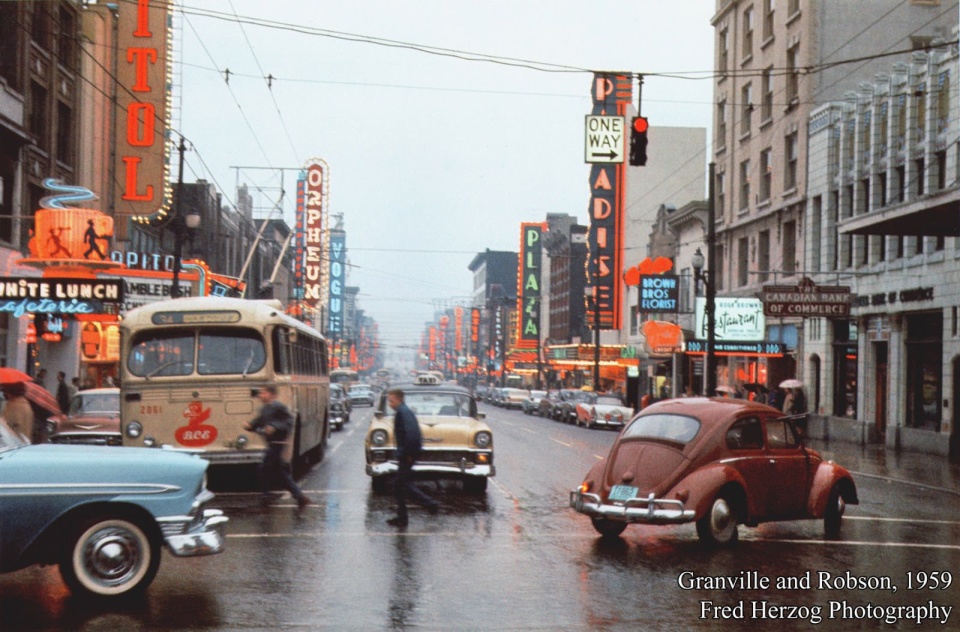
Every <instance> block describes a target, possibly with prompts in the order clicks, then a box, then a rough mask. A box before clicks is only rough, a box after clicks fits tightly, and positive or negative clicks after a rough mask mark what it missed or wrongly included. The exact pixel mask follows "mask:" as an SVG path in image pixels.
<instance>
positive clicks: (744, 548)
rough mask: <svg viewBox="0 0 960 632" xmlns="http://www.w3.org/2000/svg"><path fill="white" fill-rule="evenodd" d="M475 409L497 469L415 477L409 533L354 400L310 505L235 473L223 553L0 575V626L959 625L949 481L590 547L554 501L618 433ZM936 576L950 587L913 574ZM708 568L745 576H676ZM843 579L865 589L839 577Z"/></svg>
mask: <svg viewBox="0 0 960 632" xmlns="http://www.w3.org/2000/svg"><path fill="white" fill-rule="evenodd" d="M483 410H485V411H486V412H487V413H488V415H489V418H488V421H489V422H490V425H491V426H492V428H493V430H494V433H495V434H494V436H495V440H494V441H495V449H496V457H495V458H496V464H497V473H498V475H497V477H496V478H495V479H493V480H492V482H491V485H490V487H489V489H488V491H487V493H486V494H485V495H483V496H471V495H468V494H465V493H464V492H463V491H462V490H461V489H460V487H459V485H458V484H455V483H445V484H442V485H439V486H438V485H435V484H425V485H424V487H423V488H424V489H425V490H426V491H427V492H428V493H430V494H431V495H433V496H435V497H436V498H437V499H439V500H440V501H441V503H442V505H443V507H442V509H441V511H440V513H439V515H437V516H430V515H429V514H428V513H427V512H425V511H423V510H421V509H419V508H413V509H412V512H411V520H410V526H409V527H408V528H407V529H406V530H405V531H398V530H396V529H394V528H392V527H390V526H388V525H387V524H386V520H387V519H388V518H389V517H391V516H392V515H393V502H392V497H391V496H390V495H389V494H387V495H376V494H373V493H372V492H371V490H370V483H369V479H368V477H367V476H366V474H365V473H364V466H363V431H364V429H365V428H366V425H367V422H368V421H369V419H370V415H371V411H370V409H366V408H361V409H357V410H355V411H354V416H353V421H352V422H351V423H350V424H348V425H347V427H346V428H345V429H344V430H343V431H342V432H337V433H334V435H333V437H332V439H331V443H330V447H329V449H328V452H327V456H326V458H325V460H324V461H323V462H322V463H321V464H319V465H318V466H316V467H315V468H314V469H313V470H312V471H311V472H310V473H309V474H308V475H307V476H306V477H305V478H304V479H303V480H302V481H301V483H302V486H303V488H304V489H305V490H306V492H307V493H308V494H309V495H310V496H311V498H313V499H314V500H315V501H316V502H317V504H316V505H314V506H311V507H309V508H308V509H307V510H306V511H305V512H304V513H303V514H302V515H298V514H297V512H296V510H295V506H294V504H293V502H292V501H291V500H289V499H281V500H279V501H277V503H276V504H275V505H274V506H272V507H270V508H268V509H261V508H259V507H258V506H257V499H256V495H255V494H251V493H249V492H246V491H242V489H239V488H241V487H242V482H240V481H239V480H238V481H235V482H234V483H231V484H229V485H225V484H224V483H223V482H220V483H218V486H219V487H220V488H221V489H220V491H219V492H218V497H217V499H216V501H215V502H214V505H215V506H218V507H220V508H223V509H224V510H225V511H226V512H227V514H228V515H229V516H230V519H231V522H230V525H229V537H228V540H227V550H226V552H225V553H223V554H222V555H219V556H214V557H210V558H197V559H186V560H183V559H175V558H173V557H171V556H169V555H168V554H164V559H163V562H162V564H161V567H160V573H159V575H158V576H157V579H156V581H155V582H154V584H153V585H152V586H151V588H150V590H149V591H148V592H147V594H146V596H145V597H144V598H142V599H141V600H138V601H134V602H129V603H124V604H113V605H107V606H102V605H97V604H91V603H89V602H82V601H79V600H75V599H73V598H72V597H70V596H69V594H68V593H67V592H66V589H65V588H64V587H63V584H62V582H61V581H60V578H59V574H58V572H57V571H56V569H54V568H45V569H29V570H27V571H21V572H19V573H15V574H9V575H2V576H0V629H2V630H13V629H27V630H42V629H48V630H105V629H106V630H111V631H119V630H156V629H171V630H174V629H175V630H187V629H196V630H201V629H202V630H234V629H243V630H279V629H303V630H324V629H329V630H653V629H670V630H678V629H681V630H683V629H691V628H696V629H716V630H721V629H730V628H740V627H743V628H746V627H750V628H753V629H756V628H760V629H778V630H782V629H790V630H793V629H798V630H799V629H804V630H806V629H826V630H855V629H881V628H883V629H912V628H914V627H915V626H916V624H915V622H914V621H913V619H914V618H916V617H918V616H921V615H923V616H924V618H923V621H924V623H923V627H926V628H929V627H931V626H932V627H934V628H939V629H957V628H958V627H960V611H957V612H952V613H950V615H949V616H948V618H947V620H946V623H945V624H941V623H936V622H935V621H937V618H939V619H942V618H943V617H944V616H945V612H944V610H943V608H945V607H949V606H952V605H954V604H957V605H958V606H960V545H958V544H957V543H958V542H960V499H958V497H957V496H956V495H955V494H954V493H949V492H946V491H941V490H937V489H931V488H925V487H920V486H914V485H909V484H905V483H903V482H897V481H891V480H885V479H882V478H878V477H874V476H871V477H861V478H857V479H856V480H857V484H858V490H859V494H860V498H861V505H859V506H857V507H851V508H849V510H848V512H847V517H846V519H845V524H844V528H843V533H842V536H841V539H840V541H837V542H825V541H823V539H822V537H823V531H822V524H821V523H820V522H819V521H802V522H792V523H780V524H774V525H764V526H761V527H760V528H759V529H748V528H744V527H741V531H740V536H741V542H740V544H739V545H738V546H737V547H736V548H735V549H733V550H716V551H713V550H706V549H704V548H703V547H702V546H701V545H700V543H699V541H698V540H697V537H696V532H695V529H694V527H693V526H692V525H686V526H681V527H639V526H631V527H629V528H628V529H627V531H626V532H625V533H624V536H623V538H621V539H619V540H617V541H615V542H612V543H610V542H604V541H601V540H600V539H599V538H598V537H597V534H596V533H595V532H594V530H593V528H592V527H591V526H590V524H589V520H588V519H587V518H586V517H584V516H581V515H579V514H576V513H575V512H573V511H572V510H571V509H569V508H568V507H567V498H568V493H569V490H571V489H573V488H574V487H575V486H576V485H577V484H578V483H579V482H580V477H581V476H582V475H583V474H584V473H585V472H586V471H587V469H589V467H590V466H591V465H593V464H594V463H595V462H596V461H597V460H598V458H600V457H601V456H602V455H604V454H605V453H606V451H607V449H608V447H609V446H610V444H611V443H612V442H613V440H614V438H615V433H613V432H609V431H601V430H586V429H584V428H577V427H573V426H569V425H563V424H560V423H558V422H554V421H550V420H544V419H540V418H537V417H528V416H525V415H523V414H522V413H520V412H518V411H504V410H501V409H497V408H493V407H490V406H484V407H483ZM855 477H856V474H855ZM943 571H947V572H949V573H952V575H951V579H950V585H949V586H948V587H947V588H946V589H945V590H944V589H941V588H937V589H930V585H931V584H932V581H931V580H930V578H931V575H926V576H922V575H920V573H926V574H930V573H935V572H936V573H940V572H943ZM823 573H826V574H828V575H822V574H823ZM908 573H913V575H912V576H910V575H908ZM828 576H829V577H830V578H831V580H830V581H831V585H830V586H829V587H825V586H824V585H823V584H822V583H818V580H821V579H823V578H826V577H828ZM717 577H734V578H739V579H740V580H741V581H745V582H748V584H747V585H743V586H741V587H740V588H734V589H721V588H717V587H711V586H704V585H702V583H701V585H700V586H699V587H697V586H695V585H691V583H695V582H696V581H698V579H697V578H717ZM911 577H912V579H913V580H914V584H915V586H914V589H913V590H910V588H909V586H908V581H909V579H910V578H911ZM943 577H944V576H942V575H939V576H938V578H943ZM808 578H809V579H810V580H811V586H810V587H809V588H808V587H807V586H806V584H805V582H806V580H807V579H808ZM851 578H853V579H851ZM856 578H865V579H863V580H861V581H863V582H864V583H865V585H863V586H860V587H856V586H854V587H849V588H848V587H846V585H847V584H848V583H849V582H851V581H853V583H856V582H857V579H856ZM885 578H886V579H885ZM921 578H923V579H926V580H927V582H926V588H923V589H920V588H919V584H920V579H921ZM764 579H766V580H769V582H770V586H769V587H767V588H764V587H762V585H763V582H764ZM701 581H702V580H701ZM790 581H793V582H796V584H797V585H796V586H794V587H791V588H786V587H783V586H781V587H780V588H777V586H776V584H777V582H781V583H782V582H790ZM837 581H839V582H840V584H835V583H833V582H837ZM886 581H889V582H890V587H886V586H884V583H885V582H886ZM749 582H753V585H750V584H749ZM758 584H759V586H758ZM874 584H877V586H874ZM893 588H896V592H894V591H893ZM778 606H787V607H785V608H782V609H776V608H775V607H778ZM920 607H926V608H927V610H926V611H925V612H923V613H921V612H920ZM725 608H726V609H725ZM831 608H833V610H832V611H831ZM934 608H936V610H935V609H934ZM831 615H832V616H833V618H831ZM878 617H880V618H878ZM887 617H895V618H896V621H895V622H894V623H885V622H884V621H885V619H886V618H887ZM905 617H906V619H905ZM932 617H936V618H932ZM818 619H819V623H816V622H815V621H817V620H818Z"/></svg>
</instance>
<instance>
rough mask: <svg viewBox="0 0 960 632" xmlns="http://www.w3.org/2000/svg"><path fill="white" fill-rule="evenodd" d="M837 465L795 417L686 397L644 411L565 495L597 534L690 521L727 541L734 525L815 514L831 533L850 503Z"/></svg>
mask: <svg viewBox="0 0 960 632" xmlns="http://www.w3.org/2000/svg"><path fill="white" fill-rule="evenodd" d="M858 502H859V501H858V499H857V488H856V485H855V484H854V482H853V477H852V476H851V475H850V472H849V471H847V470H846V469H845V468H843V467H841V466H839V465H837V464H836V463H833V462H831V461H825V460H824V459H823V458H822V457H821V456H820V454H818V453H817V452H816V451H815V450H812V449H809V448H807V447H805V446H804V445H803V441H802V438H801V436H800V434H799V433H798V432H797V430H796V427H795V425H794V418H792V417H784V416H783V414H782V413H781V412H780V411H778V410H777V409H775V408H771V407H769V406H765V405H763V404H756V403H753V402H749V401H747V400H742V399H727V398H724V399H720V398H705V397H689V398H679V399H670V400H666V401H663V402H659V403H657V404H653V405H651V406H648V407H647V408H645V409H643V411H641V412H640V413H639V414H638V415H637V416H636V417H634V418H633V419H632V420H631V421H630V423H629V424H628V425H627V427H626V428H624V429H623V431H621V433H620V435H619V437H617V440H616V441H615V442H614V444H613V445H612V446H611V448H610V453H609V454H608V455H607V458H606V459H604V460H603V461H600V462H598V463H597V464H596V465H594V466H593V468H591V469H590V471H589V472H588V473H587V475H586V476H585V477H584V479H583V483H581V485H580V487H579V488H577V489H576V490H574V491H572V492H571V493H570V506H571V507H573V508H574V509H575V510H576V511H578V512H580V513H582V514H586V515H587V516H589V517H590V519H591V521H592V523H593V527H594V528H595V529H596V530H597V532H598V533H600V534H601V535H603V536H607V537H616V536H619V535H620V534H621V533H623V530H624V529H625V528H626V527H627V525H628V524H632V523H639V524H682V523H688V522H695V523H696V525H697V534H698V535H699V536H700V539H701V540H703V541H704V542H705V543H708V544H715V545H716V544H720V545H724V544H731V543H733V542H735V541H736V540H737V525H738V524H744V525H748V526H756V525H758V524H760V523H762V522H773V521H780V520H796V519H804V518H822V519H823V523H824V530H825V532H826V534H827V537H830V538H833V537H836V536H837V535H838V534H839V531H840V524H841V519H842V517H843V513H844V509H845V508H846V505H848V504H857V503H858Z"/></svg>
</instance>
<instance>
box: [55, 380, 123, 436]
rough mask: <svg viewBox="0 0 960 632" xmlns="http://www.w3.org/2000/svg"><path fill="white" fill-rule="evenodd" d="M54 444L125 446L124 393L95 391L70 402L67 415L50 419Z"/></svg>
mask: <svg viewBox="0 0 960 632" xmlns="http://www.w3.org/2000/svg"><path fill="white" fill-rule="evenodd" d="M47 435H48V436H49V440H50V443H85V444H89V445H112V446H119V445H122V444H123V437H122V435H121V434H120V389H119V388H92V389H89V390H86V391H80V392H79V393H77V394H76V395H74V396H73V399H71V400H70V411H69V412H68V413H67V414H66V415H54V416H53V417H50V418H49V419H47Z"/></svg>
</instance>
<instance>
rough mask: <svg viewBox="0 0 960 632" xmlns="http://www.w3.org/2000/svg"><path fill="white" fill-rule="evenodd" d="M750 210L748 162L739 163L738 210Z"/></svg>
mask: <svg viewBox="0 0 960 632" xmlns="http://www.w3.org/2000/svg"><path fill="white" fill-rule="evenodd" d="M749 208H750V161H749V160H744V161H743V162H741V163H740V210H741V211H746V210H747V209H749Z"/></svg>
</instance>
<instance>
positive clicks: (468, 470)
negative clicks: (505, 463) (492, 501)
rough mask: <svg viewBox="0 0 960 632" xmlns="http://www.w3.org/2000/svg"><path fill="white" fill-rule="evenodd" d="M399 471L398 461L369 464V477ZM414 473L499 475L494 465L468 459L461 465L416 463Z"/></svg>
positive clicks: (463, 460) (462, 461)
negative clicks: (472, 461)
mask: <svg viewBox="0 0 960 632" xmlns="http://www.w3.org/2000/svg"><path fill="white" fill-rule="evenodd" d="M396 471H397V462H396V461H385V462H382V463H367V475H368V476H374V477H376V476H386V475H388V474H395V473H396ZM413 471H414V473H430V474H448V475H450V476H495V475H496V473H497V470H496V468H495V467H494V466H493V465H486V464H483V465H481V464H478V463H471V462H469V461H467V460H466V459H461V460H460V463H459V464H457V463H429V462H427V463H420V462H418V463H414V464H413Z"/></svg>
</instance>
